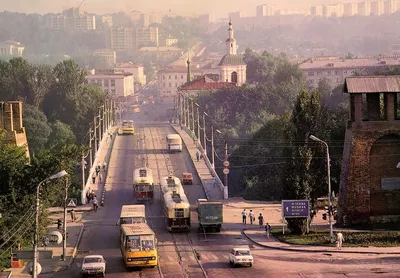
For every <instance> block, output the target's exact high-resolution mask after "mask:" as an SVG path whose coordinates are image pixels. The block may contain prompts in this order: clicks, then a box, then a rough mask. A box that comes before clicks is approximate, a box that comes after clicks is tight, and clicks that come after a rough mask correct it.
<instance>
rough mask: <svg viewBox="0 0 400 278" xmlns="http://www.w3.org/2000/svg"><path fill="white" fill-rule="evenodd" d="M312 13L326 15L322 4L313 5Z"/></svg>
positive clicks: (313, 14) (312, 14)
mask: <svg viewBox="0 0 400 278" xmlns="http://www.w3.org/2000/svg"><path fill="white" fill-rule="evenodd" d="M310 14H311V16H324V14H323V6H322V5H319V6H312V7H311V8H310Z"/></svg>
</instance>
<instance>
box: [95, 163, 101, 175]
mask: <svg viewBox="0 0 400 278" xmlns="http://www.w3.org/2000/svg"><path fill="white" fill-rule="evenodd" d="M99 172H100V165H97V166H96V177H97V175H98V174H99Z"/></svg>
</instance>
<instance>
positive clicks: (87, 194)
mask: <svg viewBox="0 0 400 278" xmlns="http://www.w3.org/2000/svg"><path fill="white" fill-rule="evenodd" d="M89 192H90V188H89V190H88V191H86V203H89V202H90V193H89Z"/></svg>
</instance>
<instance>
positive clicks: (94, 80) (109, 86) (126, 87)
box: [86, 71, 134, 97]
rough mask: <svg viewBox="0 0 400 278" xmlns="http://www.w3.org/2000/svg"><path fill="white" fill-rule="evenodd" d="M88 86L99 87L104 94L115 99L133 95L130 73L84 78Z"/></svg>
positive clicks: (132, 82)
mask: <svg viewBox="0 0 400 278" xmlns="http://www.w3.org/2000/svg"><path fill="white" fill-rule="evenodd" d="M86 80H87V81H88V83H89V84H92V85H95V86H99V87H101V88H102V89H103V90H104V92H105V93H109V94H111V95H112V96H115V97H126V96H130V95H133V94H134V79H133V75H132V74H131V73H110V74H107V73H102V74H96V73H95V71H92V74H90V75H88V76H86Z"/></svg>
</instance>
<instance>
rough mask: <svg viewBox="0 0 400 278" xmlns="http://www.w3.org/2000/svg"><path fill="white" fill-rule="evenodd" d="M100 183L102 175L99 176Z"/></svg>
mask: <svg viewBox="0 0 400 278" xmlns="http://www.w3.org/2000/svg"><path fill="white" fill-rule="evenodd" d="M99 182H100V183H101V173H100V174H99Z"/></svg>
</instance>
